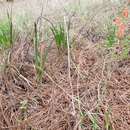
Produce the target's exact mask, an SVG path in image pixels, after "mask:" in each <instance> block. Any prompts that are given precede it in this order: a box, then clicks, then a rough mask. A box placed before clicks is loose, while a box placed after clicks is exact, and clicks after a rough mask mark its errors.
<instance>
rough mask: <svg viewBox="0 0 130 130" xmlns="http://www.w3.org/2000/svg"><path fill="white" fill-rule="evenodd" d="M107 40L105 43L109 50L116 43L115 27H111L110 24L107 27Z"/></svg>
mask: <svg viewBox="0 0 130 130" xmlns="http://www.w3.org/2000/svg"><path fill="white" fill-rule="evenodd" d="M107 32H108V34H107V38H106V43H107V47H108V48H111V47H113V46H114V44H115V43H116V41H117V38H116V26H114V25H112V23H109V24H108V25H107Z"/></svg>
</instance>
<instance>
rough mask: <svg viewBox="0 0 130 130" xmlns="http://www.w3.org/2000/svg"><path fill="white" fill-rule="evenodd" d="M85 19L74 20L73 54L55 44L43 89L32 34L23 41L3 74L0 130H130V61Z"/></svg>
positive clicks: (0, 93) (47, 66)
mask: <svg viewBox="0 0 130 130" xmlns="http://www.w3.org/2000/svg"><path fill="white" fill-rule="evenodd" d="M23 3H24V2H23ZM16 4H17V3H16ZM27 8H28V7H27ZM39 11H40V10H39ZM38 15H40V14H39V13H38ZM99 15H101V14H99ZM36 16H37V14H36ZM48 17H49V18H50V19H52V20H54V21H56V20H57V17H54V16H52V17H51V16H48ZM96 18H97V17H95V19H96ZM85 19H88V18H86V17H85V16H83V17H82V18H81V17H80V15H79V14H77V13H76V14H75V15H74V16H73V17H72V23H73V28H75V31H73V30H71V35H74V44H73V46H72V47H71V48H69V47H68V52H66V51H65V52H64V53H63V54H62V55H59V53H58V50H57V47H56V46H55V44H52V46H51V48H50V51H49V55H48V58H47V61H46V63H45V72H44V75H43V77H42V83H40V84H38V83H37V82H36V71H35V67H34V46H33V41H32V35H33V34H32V32H30V33H31V34H28V35H27V36H29V37H28V38H26V37H25V34H24V36H23V34H22V36H21V37H20V38H19V39H18V40H17V42H16V43H15V46H13V48H12V51H11V61H10V63H9V64H6V66H4V69H2V70H1V74H0V130H130V115H129V112H130V105H129V104H130V95H129V92H130V87H129V86H130V59H129V58H128V59H126V60H121V61H114V60H113V59H112V58H111V56H110V55H109V53H107V50H106V49H105V48H104V47H103V44H104V38H105V35H106V34H105V33H104V30H102V29H101V30H102V31H101V30H100V28H95V26H96V27H97V25H94V24H92V23H94V21H95V19H94V20H92V22H91V24H88V23H86V22H85ZM104 19H105V18H104ZM89 20H90V19H89ZM90 21H91V20H90ZM97 21H98V19H97ZM79 23H80V24H79ZM81 23H82V25H81ZM97 23H98V22H97ZM97 23H96V24H97ZM92 25H94V28H95V30H93V28H92ZM100 25H102V23H100ZM100 27H102V26H100ZM32 30H33V29H32V28H31V31H32ZM97 32H100V33H99V34H98V35H96V34H97ZM88 33H90V34H91V35H92V36H90V35H88ZM95 35H96V39H95V41H93V37H94V38H95ZM88 36H89V38H88ZM50 39H51V38H50ZM42 42H45V43H46V42H48V41H45V40H44V41H42ZM95 43H96V44H95ZM68 44H69V39H68ZM3 55H4V54H3V53H1V59H2V60H3V59H4V57H3ZM2 60H1V61H2ZM3 61H4V60H3ZM1 64H2V63H1ZM107 114H108V115H107ZM94 126H95V127H94Z"/></svg>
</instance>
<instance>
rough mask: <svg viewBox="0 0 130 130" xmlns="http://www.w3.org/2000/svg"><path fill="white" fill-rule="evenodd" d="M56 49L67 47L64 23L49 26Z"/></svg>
mask: <svg viewBox="0 0 130 130" xmlns="http://www.w3.org/2000/svg"><path fill="white" fill-rule="evenodd" d="M50 29H51V31H52V33H53V36H54V39H55V42H56V46H57V48H58V50H60V49H63V48H67V35H66V33H65V29H64V25H63V24H59V25H57V26H52V27H50Z"/></svg>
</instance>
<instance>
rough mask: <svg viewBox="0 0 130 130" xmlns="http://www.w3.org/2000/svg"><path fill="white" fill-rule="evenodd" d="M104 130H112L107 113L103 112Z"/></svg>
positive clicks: (108, 113)
mask: <svg viewBox="0 0 130 130" xmlns="http://www.w3.org/2000/svg"><path fill="white" fill-rule="evenodd" d="M105 129H106V130H112V127H111V122H110V112H109V111H107V112H105Z"/></svg>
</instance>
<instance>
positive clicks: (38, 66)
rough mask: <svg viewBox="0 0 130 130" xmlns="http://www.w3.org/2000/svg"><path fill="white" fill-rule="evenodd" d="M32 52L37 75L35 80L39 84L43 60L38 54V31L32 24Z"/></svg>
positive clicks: (35, 24) (35, 25)
mask: <svg viewBox="0 0 130 130" xmlns="http://www.w3.org/2000/svg"><path fill="white" fill-rule="evenodd" d="M34 33H35V36H34V38H35V39H34V52H35V59H34V60H35V69H36V73H37V78H36V80H37V81H38V82H39V81H41V79H42V75H43V59H42V55H41V54H40V52H39V36H38V30H37V23H36V22H35V23H34Z"/></svg>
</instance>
